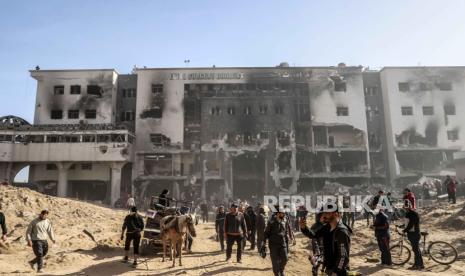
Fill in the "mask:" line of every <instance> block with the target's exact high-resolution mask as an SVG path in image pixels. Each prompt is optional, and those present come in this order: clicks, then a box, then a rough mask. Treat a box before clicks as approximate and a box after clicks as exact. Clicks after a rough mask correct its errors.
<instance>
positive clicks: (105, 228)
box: [0, 186, 125, 250]
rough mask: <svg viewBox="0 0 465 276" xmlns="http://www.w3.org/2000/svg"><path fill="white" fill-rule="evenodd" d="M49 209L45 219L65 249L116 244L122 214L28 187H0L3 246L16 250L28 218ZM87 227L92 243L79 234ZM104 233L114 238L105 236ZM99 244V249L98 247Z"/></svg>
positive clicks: (89, 239) (85, 236)
mask: <svg viewBox="0 0 465 276" xmlns="http://www.w3.org/2000/svg"><path fill="white" fill-rule="evenodd" d="M44 209H46V210H49V212H50V214H49V219H50V221H51V222H52V225H53V227H54V230H55V234H56V236H57V240H58V242H59V245H58V246H59V247H65V248H67V249H79V248H80V249H88V248H92V247H95V246H96V242H97V243H98V245H99V246H100V247H102V246H105V245H106V246H110V247H112V246H117V245H119V241H118V233H119V232H120V227H121V224H122V219H123V217H124V214H125V213H124V212H123V211H116V212H115V210H112V209H109V208H106V207H103V206H98V205H95V204H91V203H86V202H82V201H77V200H71V199H66V198H57V197H53V196H48V195H44V194H41V193H38V192H35V191H32V190H29V189H25V188H17V187H11V186H0V210H1V211H2V212H3V213H4V214H5V216H6V220H7V227H8V231H9V233H8V241H9V244H8V245H7V246H9V247H10V249H12V250H17V249H20V248H17V247H20V246H21V245H22V246H24V244H25V238H24V237H25V232H26V229H27V226H28V224H29V222H30V221H31V220H33V219H34V218H35V217H37V216H38V214H39V213H40V211H41V210H44ZM83 230H87V231H88V232H89V233H91V234H92V235H93V236H94V237H95V239H96V242H94V241H92V239H91V238H90V237H89V236H88V235H86V234H85V233H83ZM108 234H111V235H113V236H114V237H109V236H108ZM100 247H99V248H100Z"/></svg>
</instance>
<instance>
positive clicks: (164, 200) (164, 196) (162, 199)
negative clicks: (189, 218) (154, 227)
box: [158, 189, 170, 207]
mask: <svg viewBox="0 0 465 276" xmlns="http://www.w3.org/2000/svg"><path fill="white" fill-rule="evenodd" d="M169 193H170V191H168V189H164V190H163V191H162V192H161V194H160V196H159V197H158V204H160V205H162V206H164V207H169V206H170V199H169V198H168V195H169Z"/></svg>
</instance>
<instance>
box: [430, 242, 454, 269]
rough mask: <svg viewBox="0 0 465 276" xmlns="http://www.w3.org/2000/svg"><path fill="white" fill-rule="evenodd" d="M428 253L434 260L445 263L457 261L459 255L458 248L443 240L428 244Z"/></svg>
mask: <svg viewBox="0 0 465 276" xmlns="http://www.w3.org/2000/svg"><path fill="white" fill-rule="evenodd" d="M428 254H429V255H430V257H431V259H433V261H435V262H437V263H440V264H444V265H448V264H451V263H453V262H455V261H456V260H457V257H458V253H457V249H455V247H453V246H452V245H451V244H449V243H447V242H443V241H435V242H432V243H431V244H430V245H429V246H428Z"/></svg>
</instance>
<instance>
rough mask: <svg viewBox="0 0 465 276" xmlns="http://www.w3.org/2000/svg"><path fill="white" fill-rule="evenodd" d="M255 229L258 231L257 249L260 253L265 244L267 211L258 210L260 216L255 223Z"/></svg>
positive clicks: (261, 208)
mask: <svg viewBox="0 0 465 276" xmlns="http://www.w3.org/2000/svg"><path fill="white" fill-rule="evenodd" d="M255 228H256V230H257V249H258V252H260V249H261V248H262V246H263V244H264V242H265V228H266V217H265V209H264V208H263V207H260V208H258V215H257V218H256V221H255Z"/></svg>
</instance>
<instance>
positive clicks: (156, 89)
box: [152, 83, 163, 94]
mask: <svg viewBox="0 0 465 276" xmlns="http://www.w3.org/2000/svg"><path fill="white" fill-rule="evenodd" d="M152 93H153V94H162V93H163V84H160V83H157V84H152Z"/></svg>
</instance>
